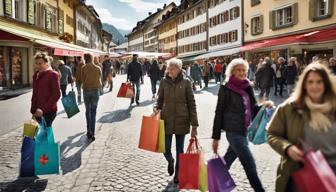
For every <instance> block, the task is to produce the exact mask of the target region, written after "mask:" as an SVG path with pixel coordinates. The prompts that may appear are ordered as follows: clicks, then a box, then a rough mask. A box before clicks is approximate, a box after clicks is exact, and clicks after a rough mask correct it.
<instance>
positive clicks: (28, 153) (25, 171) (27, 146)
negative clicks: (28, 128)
mask: <svg viewBox="0 0 336 192" xmlns="http://www.w3.org/2000/svg"><path fill="white" fill-rule="evenodd" d="M19 176H20V177H33V176H35V173H34V139H32V138H30V137H23V141H22V147H21V160H20V172H19Z"/></svg>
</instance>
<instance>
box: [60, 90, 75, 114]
mask: <svg viewBox="0 0 336 192" xmlns="http://www.w3.org/2000/svg"><path fill="white" fill-rule="evenodd" d="M61 101H62V104H63V107H64V111H65V113H66V114H67V116H68V118H71V117H72V116H74V115H76V114H77V113H79V108H78V105H77V103H76V94H75V92H74V91H73V90H72V91H70V92H69V93H68V94H67V95H66V96H65V97H63V98H62V99H61Z"/></svg>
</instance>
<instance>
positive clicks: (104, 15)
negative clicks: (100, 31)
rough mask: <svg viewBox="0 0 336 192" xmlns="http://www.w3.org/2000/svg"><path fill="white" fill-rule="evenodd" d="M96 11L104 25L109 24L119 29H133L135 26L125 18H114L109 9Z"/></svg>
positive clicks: (97, 9)
mask: <svg viewBox="0 0 336 192" xmlns="http://www.w3.org/2000/svg"><path fill="white" fill-rule="evenodd" d="M96 11H97V12H98V14H99V18H100V20H101V21H102V22H103V23H109V24H112V25H114V26H115V27H117V28H118V29H126V30H129V29H132V28H133V27H134V26H133V25H134V24H132V23H131V22H130V21H128V20H127V19H125V18H121V17H120V18H116V17H113V15H112V14H111V12H110V11H109V10H108V9H104V8H96Z"/></svg>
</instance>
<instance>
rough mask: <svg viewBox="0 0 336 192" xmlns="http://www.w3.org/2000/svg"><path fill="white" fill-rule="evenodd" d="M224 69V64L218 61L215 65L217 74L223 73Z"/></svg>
mask: <svg viewBox="0 0 336 192" xmlns="http://www.w3.org/2000/svg"><path fill="white" fill-rule="evenodd" d="M222 70H223V67H222V65H221V64H220V63H217V64H216V65H215V73H217V74H221V73H222Z"/></svg>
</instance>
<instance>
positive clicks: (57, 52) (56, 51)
mask: <svg viewBox="0 0 336 192" xmlns="http://www.w3.org/2000/svg"><path fill="white" fill-rule="evenodd" d="M83 54H84V52H83V51H73V50H67V49H60V48H55V49H54V55H59V56H83Z"/></svg>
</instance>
